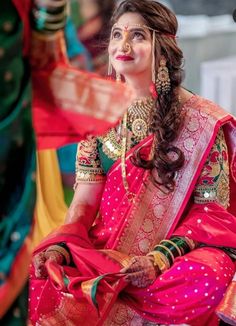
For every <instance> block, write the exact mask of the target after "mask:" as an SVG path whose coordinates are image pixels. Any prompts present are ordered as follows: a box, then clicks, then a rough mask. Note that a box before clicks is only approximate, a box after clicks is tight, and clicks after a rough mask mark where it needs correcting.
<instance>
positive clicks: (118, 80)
mask: <svg viewBox="0 0 236 326" xmlns="http://www.w3.org/2000/svg"><path fill="white" fill-rule="evenodd" d="M116 81H117V82H121V74H119V73H118V72H117V73H116Z"/></svg>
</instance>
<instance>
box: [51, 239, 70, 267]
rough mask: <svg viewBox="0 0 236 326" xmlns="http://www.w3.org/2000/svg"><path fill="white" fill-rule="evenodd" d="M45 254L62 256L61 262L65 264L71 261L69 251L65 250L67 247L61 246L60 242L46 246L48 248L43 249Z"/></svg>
mask: <svg viewBox="0 0 236 326" xmlns="http://www.w3.org/2000/svg"><path fill="white" fill-rule="evenodd" d="M45 254H46V256H49V257H50V256H52V255H54V257H59V255H60V257H62V261H61V263H63V264H65V265H70V263H71V256H70V253H69V252H68V251H67V249H65V248H63V247H62V246H61V245H60V244H56V245H52V246H50V247H48V249H47V250H46V251H45ZM56 260H57V258H56Z"/></svg>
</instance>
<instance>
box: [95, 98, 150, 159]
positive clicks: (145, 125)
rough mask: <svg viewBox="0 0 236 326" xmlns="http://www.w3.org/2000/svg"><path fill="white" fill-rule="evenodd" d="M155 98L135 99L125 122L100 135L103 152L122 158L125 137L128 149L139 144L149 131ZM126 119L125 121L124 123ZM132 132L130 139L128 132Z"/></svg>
mask: <svg viewBox="0 0 236 326" xmlns="http://www.w3.org/2000/svg"><path fill="white" fill-rule="evenodd" d="M153 107H154V100H153V98H152V97H145V98H141V99H137V100H135V101H134V102H133V103H132V104H131V105H130V106H129V108H128V110H127V113H126V114H125V116H124V118H123V122H122V123H121V124H120V125H119V127H118V128H117V129H115V128H111V129H110V130H109V132H108V133H107V134H106V135H105V136H103V137H100V140H101V141H102V143H103V145H102V150H103V152H104V153H105V154H106V155H107V156H108V157H109V158H111V159H112V160H117V159H119V158H121V156H122V153H123V151H124V149H123V146H122V144H123V138H124V137H125V141H126V148H125V152H126V150H128V149H130V148H131V147H132V145H135V144H138V143H139V142H140V141H141V140H143V139H144V138H145V137H146V136H147V135H148V133H149V126H150V122H151V119H152V114H153ZM124 120H125V123H124ZM129 131H130V132H131V135H130V138H131V141H129V140H128V132H129Z"/></svg>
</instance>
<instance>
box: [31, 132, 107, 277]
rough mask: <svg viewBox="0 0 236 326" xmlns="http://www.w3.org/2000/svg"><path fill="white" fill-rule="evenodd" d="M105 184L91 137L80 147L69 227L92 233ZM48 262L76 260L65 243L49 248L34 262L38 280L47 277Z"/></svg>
mask: <svg viewBox="0 0 236 326" xmlns="http://www.w3.org/2000/svg"><path fill="white" fill-rule="evenodd" d="M105 180H106V177H105V174H104V172H103V169H102V168H101V166H100V159H99V155H98V151H97V141H96V138H94V137H89V138H88V139H87V140H84V141H81V142H80V143H79V144H78V150H77V155H76V182H75V186H74V189H75V194H74V198H73V200H72V203H71V205H70V208H69V210H68V213H67V215H66V219H65V223H66V224H69V223H74V222H77V221H80V223H82V224H83V225H84V226H85V227H86V229H87V230H89V229H90V227H91V226H92V224H93V222H94V220H95V218H96V215H97V212H98V209H99V206H100V202H101V197H102V193H103V188H104V184H105ZM48 259H50V260H53V261H55V262H56V263H57V264H59V265H62V264H65V265H69V264H70V263H71V259H72V258H71V255H70V252H69V249H68V248H67V245H66V244H65V243H58V244H56V245H52V246H50V247H48V248H47V249H46V251H44V252H41V253H39V254H37V255H36V256H35V258H34V266H35V275H36V277H38V278H42V277H47V270H46V268H45V262H46V261H47V260H48Z"/></svg>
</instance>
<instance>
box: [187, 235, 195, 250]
mask: <svg viewBox="0 0 236 326" xmlns="http://www.w3.org/2000/svg"><path fill="white" fill-rule="evenodd" d="M184 239H185V241H186V242H187V244H188V246H189V248H190V249H191V250H193V249H195V248H196V247H197V242H196V241H194V240H192V239H189V238H188V237H184Z"/></svg>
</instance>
